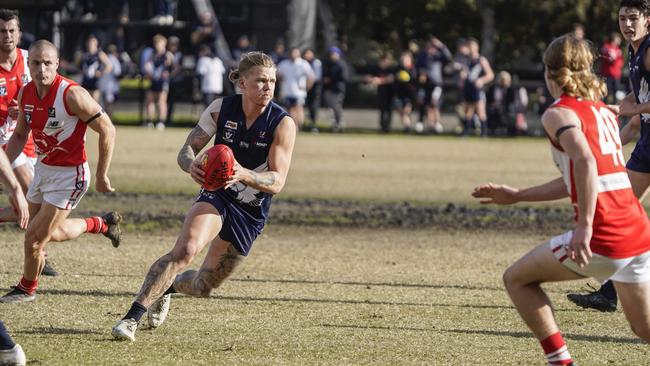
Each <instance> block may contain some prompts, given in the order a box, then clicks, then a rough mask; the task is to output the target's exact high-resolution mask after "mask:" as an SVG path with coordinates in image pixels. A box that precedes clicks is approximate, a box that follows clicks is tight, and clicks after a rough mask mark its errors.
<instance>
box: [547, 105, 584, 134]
mask: <svg viewBox="0 0 650 366" xmlns="http://www.w3.org/2000/svg"><path fill="white" fill-rule="evenodd" d="M542 125H543V126H544V129H545V130H546V132H547V133H548V134H549V136H555V134H556V133H557V131H558V130H559V129H560V128H562V127H565V126H572V127H575V128H577V129H580V128H581V125H582V123H581V122H580V118H578V115H577V114H576V113H575V112H574V111H573V110H571V109H568V108H563V107H555V108H549V109H547V110H546V111H545V112H544V114H543V115H542Z"/></svg>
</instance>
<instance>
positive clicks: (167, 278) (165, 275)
mask: <svg viewBox="0 0 650 366" xmlns="http://www.w3.org/2000/svg"><path fill="white" fill-rule="evenodd" d="M174 267H175V266H174V263H173V262H172V255H171V254H165V255H164V256H162V257H161V258H160V259H158V260H157V261H156V262H155V263H154V264H152V265H151V268H150V269H149V272H148V273H147V276H146V277H145V278H144V283H143V284H142V287H141V288H140V292H139V293H138V297H137V299H136V301H137V302H139V303H140V304H142V305H144V306H145V307H149V306H150V305H151V304H153V302H154V301H156V300H157V299H158V298H159V297H160V296H162V294H163V293H164V292H165V291H166V290H167V289H168V288H169V286H171V285H172V283H173V282H174V278H175V277H176V273H177V271H178V270H177V269H175V268H174Z"/></svg>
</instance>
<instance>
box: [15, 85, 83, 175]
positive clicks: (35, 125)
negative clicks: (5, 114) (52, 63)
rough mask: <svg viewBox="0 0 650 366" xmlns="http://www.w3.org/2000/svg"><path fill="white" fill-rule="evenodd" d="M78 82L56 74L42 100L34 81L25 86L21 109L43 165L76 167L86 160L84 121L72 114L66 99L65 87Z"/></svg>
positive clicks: (66, 90)
mask: <svg viewBox="0 0 650 366" xmlns="http://www.w3.org/2000/svg"><path fill="white" fill-rule="evenodd" d="M73 85H77V83H75V82H74V81H72V80H70V79H67V78H64V77H63V76H61V75H59V74H57V75H56V77H55V78H54V82H53V83H52V86H51V87H50V90H49V91H48V93H47V94H46V95H45V96H44V97H43V98H42V99H41V98H39V97H38V94H37V92H36V85H34V83H33V82H30V83H28V84H27V85H25V87H24V89H23V95H22V99H21V100H20V109H21V111H22V112H23V113H24V114H25V120H26V122H27V124H28V126H29V127H30V128H31V131H32V136H34V143H35V144H36V153H37V154H38V159H39V161H40V162H42V163H43V164H47V165H55V166H77V165H79V164H82V163H84V162H85V161H86V149H85V148H84V144H85V141H86V123H85V122H84V121H81V120H80V119H79V117H77V116H75V115H72V113H71V112H70V111H69V110H68V106H67V104H66V102H65V96H66V94H67V92H68V89H69V88H70V87H71V86H73Z"/></svg>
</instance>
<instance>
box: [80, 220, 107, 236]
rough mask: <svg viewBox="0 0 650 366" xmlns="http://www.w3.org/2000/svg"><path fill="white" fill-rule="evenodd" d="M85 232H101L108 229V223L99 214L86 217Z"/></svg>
mask: <svg viewBox="0 0 650 366" xmlns="http://www.w3.org/2000/svg"><path fill="white" fill-rule="evenodd" d="M84 220H85V221H86V232H87V233H93V234H103V233H105V232H107V231H108V225H106V223H105V222H104V220H102V218H101V217H99V216H93V217H86V218H84Z"/></svg>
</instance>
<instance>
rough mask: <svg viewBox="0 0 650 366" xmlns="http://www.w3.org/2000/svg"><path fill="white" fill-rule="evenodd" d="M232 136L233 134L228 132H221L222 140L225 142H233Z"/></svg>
mask: <svg viewBox="0 0 650 366" xmlns="http://www.w3.org/2000/svg"><path fill="white" fill-rule="evenodd" d="M233 136H235V133H234V132H232V131H230V130H225V131H224V132H223V140H224V141H226V142H233V139H232V138H233Z"/></svg>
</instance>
